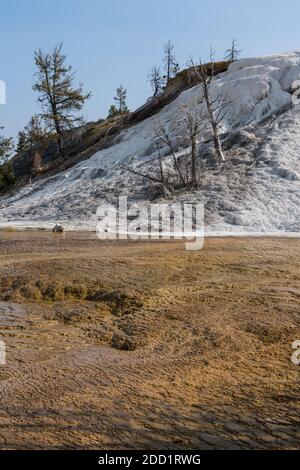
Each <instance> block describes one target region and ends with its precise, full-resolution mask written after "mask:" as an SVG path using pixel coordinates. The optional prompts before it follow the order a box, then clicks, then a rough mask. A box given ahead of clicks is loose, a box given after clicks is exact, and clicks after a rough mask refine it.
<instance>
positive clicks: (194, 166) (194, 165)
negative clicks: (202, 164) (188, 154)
mask: <svg viewBox="0 0 300 470" xmlns="http://www.w3.org/2000/svg"><path fill="white" fill-rule="evenodd" d="M197 184H198V181H197V162H196V139H195V136H193V137H192V185H193V187H194V188H195V187H196V186H197Z"/></svg>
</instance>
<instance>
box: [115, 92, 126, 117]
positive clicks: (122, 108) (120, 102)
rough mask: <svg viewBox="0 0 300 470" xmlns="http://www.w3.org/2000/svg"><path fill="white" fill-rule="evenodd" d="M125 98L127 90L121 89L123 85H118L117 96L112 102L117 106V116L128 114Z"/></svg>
mask: <svg viewBox="0 0 300 470" xmlns="http://www.w3.org/2000/svg"><path fill="white" fill-rule="evenodd" d="M126 98H127V90H126V88H124V87H123V85H120V86H119V88H117V94H116V96H115V97H114V101H115V102H116V104H117V110H118V113H119V114H124V113H128V111H129V110H128V107H127V104H126Z"/></svg>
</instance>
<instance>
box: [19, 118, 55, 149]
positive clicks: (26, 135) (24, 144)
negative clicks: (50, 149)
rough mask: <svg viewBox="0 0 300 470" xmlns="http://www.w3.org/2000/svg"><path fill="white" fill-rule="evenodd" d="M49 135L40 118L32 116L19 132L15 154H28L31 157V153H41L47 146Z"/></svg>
mask: <svg viewBox="0 0 300 470" xmlns="http://www.w3.org/2000/svg"><path fill="white" fill-rule="evenodd" d="M48 139H49V133H48V132H47V131H46V129H45V127H44V126H43V123H42V120H41V118H40V116H38V115H34V116H32V118H31V119H30V121H29V123H28V124H27V126H25V127H24V129H23V130H22V131H20V132H19V136H18V144H17V152H18V153H22V152H29V153H30V154H31V156H32V154H33V151H35V150H37V151H42V150H43V149H44V148H45V146H46V145H47V142H48Z"/></svg>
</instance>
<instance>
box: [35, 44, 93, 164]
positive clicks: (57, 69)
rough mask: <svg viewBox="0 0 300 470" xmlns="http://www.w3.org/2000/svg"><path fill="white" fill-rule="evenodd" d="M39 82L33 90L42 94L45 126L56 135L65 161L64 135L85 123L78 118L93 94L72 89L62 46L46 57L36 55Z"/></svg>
mask: <svg viewBox="0 0 300 470" xmlns="http://www.w3.org/2000/svg"><path fill="white" fill-rule="evenodd" d="M35 63H36V66H37V69H38V71H37V82H36V83H35V84H34V85H33V90H34V91H37V92H38V93H39V99H38V101H39V103H40V104H41V106H42V114H41V117H42V118H43V120H44V122H45V123H46V125H47V126H48V128H49V130H50V131H52V132H55V134H56V138H57V143H58V148H59V152H60V154H61V156H62V157H65V156H64V151H63V134H64V131H65V130H67V129H72V128H73V127H75V126H76V125H79V124H80V123H81V122H82V118H81V117H79V116H78V115H77V113H78V112H79V111H81V109H82V107H83V105H84V103H85V101H86V100H87V99H88V98H90V96H91V93H87V94H84V93H83V85H82V84H79V87H78V88H73V81H74V73H73V72H72V66H71V65H66V55H64V54H62V44H58V45H57V46H56V47H55V48H54V50H53V52H52V53H50V54H44V53H43V52H42V51H41V50H40V49H39V50H37V51H36V52H35Z"/></svg>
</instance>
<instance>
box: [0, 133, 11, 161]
mask: <svg viewBox="0 0 300 470" xmlns="http://www.w3.org/2000/svg"><path fill="white" fill-rule="evenodd" d="M0 129H3V127H0ZM13 149H14V144H13V139H12V138H11V137H8V138H5V137H3V136H1V135H0V163H1V162H3V161H5V160H7V159H8V158H9V157H10V155H11V154H12V152H13Z"/></svg>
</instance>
